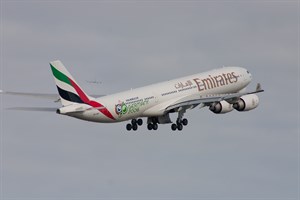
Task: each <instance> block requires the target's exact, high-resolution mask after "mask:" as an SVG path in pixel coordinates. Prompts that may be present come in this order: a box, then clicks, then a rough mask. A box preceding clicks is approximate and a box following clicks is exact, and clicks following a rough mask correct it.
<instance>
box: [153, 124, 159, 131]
mask: <svg viewBox="0 0 300 200" xmlns="http://www.w3.org/2000/svg"><path fill="white" fill-rule="evenodd" d="M152 128H153V130H155V131H156V130H157V129H158V125H157V124H156V123H155V124H153V125H152Z"/></svg>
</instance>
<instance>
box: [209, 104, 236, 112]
mask: <svg viewBox="0 0 300 200" xmlns="http://www.w3.org/2000/svg"><path fill="white" fill-rule="evenodd" d="M209 110H210V111H212V112H213V113H215V114H223V113H228V112H230V111H232V110H233V107H232V104H230V103H228V102H227V101H220V102H215V103H212V104H211V105H210V106H209Z"/></svg>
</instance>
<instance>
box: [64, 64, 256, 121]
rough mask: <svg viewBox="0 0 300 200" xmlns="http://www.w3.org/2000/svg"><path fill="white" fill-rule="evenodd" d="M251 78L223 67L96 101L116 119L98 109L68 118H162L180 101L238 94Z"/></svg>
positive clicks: (121, 119)
mask: <svg viewBox="0 0 300 200" xmlns="http://www.w3.org/2000/svg"><path fill="white" fill-rule="evenodd" d="M251 79H252V77H251V74H250V73H249V72H248V71H247V70H246V69H244V68H241V67H223V68H220V69H215V70H211V71H208V72H204V73H200V74H195V75H191V76H186V77H182V78H178V79H174V80H170V81H166V82H162V83H157V84H153V85H149V86H145V87H141V88H137V89H132V90H128V91H125V92H120V93H116V94H112V95H107V96H104V97H101V98H97V99H94V101H97V102H99V103H101V104H102V105H103V106H104V107H105V108H106V109H107V110H108V111H109V112H110V113H111V114H112V116H113V118H114V119H111V118H109V117H107V116H106V115H105V114H103V113H102V112H99V110H97V109H89V110H86V111H84V112H82V113H72V114H68V115H70V116H73V117H76V118H80V119H83V120H88V121H94V122H104V123H111V122H120V121H126V120H129V119H134V118H139V117H156V116H162V115H164V114H166V113H165V108H166V107H168V106H169V105H172V104H176V102H180V101H183V100H189V99H195V98H204V97H209V96H213V95H217V94H229V93H236V92H239V91H241V90H242V89H244V88H245V87H246V86H247V85H248V84H249V83H250V82H251Z"/></svg>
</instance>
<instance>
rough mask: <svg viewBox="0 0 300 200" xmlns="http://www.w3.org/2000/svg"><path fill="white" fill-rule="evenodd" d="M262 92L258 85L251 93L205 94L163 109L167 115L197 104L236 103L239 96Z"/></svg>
mask: <svg viewBox="0 0 300 200" xmlns="http://www.w3.org/2000/svg"><path fill="white" fill-rule="evenodd" d="M263 91H264V90H263V89H261V85H260V84H259V83H258V84H257V86H256V90H255V91H253V92H238V93H231V94H218V95H216V94H211V95H210V94H207V95H205V97H201V96H198V97H195V96H193V97H189V98H187V97H185V98H184V99H181V100H178V101H177V102H175V103H174V104H172V105H169V106H168V107H167V108H166V109H165V113H168V112H170V111H172V110H178V109H180V108H185V109H189V108H194V107H196V106H198V105H199V104H200V105H201V107H200V108H202V107H204V106H207V105H210V104H211V103H215V102H220V101H227V102H229V103H234V102H236V101H238V100H239V98H240V97H241V96H244V95H248V94H255V93H259V92H263Z"/></svg>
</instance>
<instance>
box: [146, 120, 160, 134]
mask: <svg viewBox="0 0 300 200" xmlns="http://www.w3.org/2000/svg"><path fill="white" fill-rule="evenodd" d="M147 128H148V130H154V131H156V130H157V129H158V119H157V118H156V117H151V118H148V125H147Z"/></svg>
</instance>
